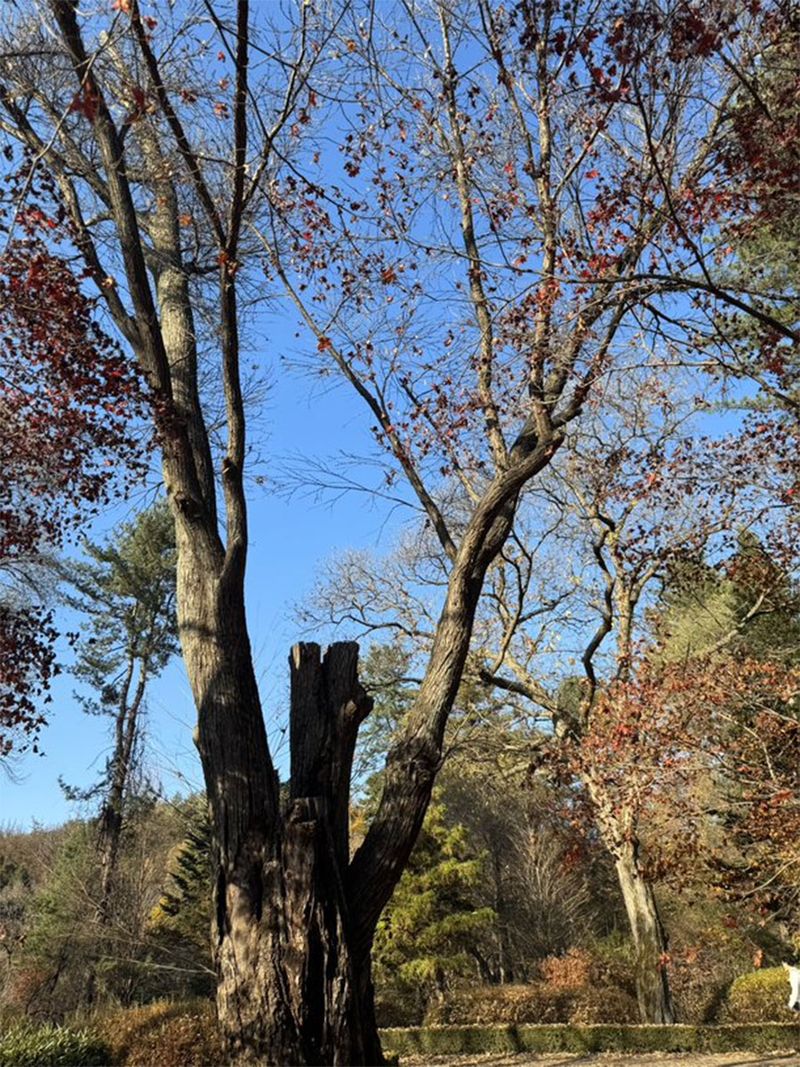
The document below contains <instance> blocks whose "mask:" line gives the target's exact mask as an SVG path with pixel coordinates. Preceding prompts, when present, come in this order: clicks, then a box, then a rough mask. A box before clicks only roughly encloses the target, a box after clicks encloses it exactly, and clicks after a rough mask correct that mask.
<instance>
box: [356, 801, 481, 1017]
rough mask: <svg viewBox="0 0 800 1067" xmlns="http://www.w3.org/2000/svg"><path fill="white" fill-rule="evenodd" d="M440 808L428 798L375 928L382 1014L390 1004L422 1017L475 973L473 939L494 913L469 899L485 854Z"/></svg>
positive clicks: (405, 1014) (392, 1009) (402, 1013)
mask: <svg viewBox="0 0 800 1067" xmlns="http://www.w3.org/2000/svg"><path fill="white" fill-rule="evenodd" d="M446 814H447V813H446V809H445V807H444V805H443V804H441V803H440V802H437V801H436V799H434V801H433V803H432V804H431V806H430V807H429V808H428V812H427V815H426V816H425V822H424V823H423V826H422V832H421V833H420V835H419V838H418V839H417V843H416V845H415V846H414V851H413V852H412V853H411V859H410V861H409V864H408V866H407V868H406V870H405V871H404V872H403V876H402V878H401V879H400V881H399V882H398V884H397V887H396V889H395V891H394V893H393V894H392V897H391V900H390V901H389V903H388V905H387V906H386V909H385V911H384V913H383V915H382V916H381V919H380V922H379V923H378V928H377V930H376V933H375V945H374V948H373V964H374V967H375V985H376V993H377V996H378V999H379V1004H382V1007H383V1012H384V1013H388V1018H389V1019H391V1015H392V1013H393V1012H394V1013H396V1017H401V1018H404V1019H408V1018H409V1017H413V1018H415V1020H416V1021H421V1020H422V1017H423V1015H424V1013H425V1009H426V1007H427V1004H428V1002H429V1001H430V999H431V998H432V997H437V996H439V997H441V996H443V995H444V994H445V993H446V991H447V989H448V988H449V986H450V984H451V983H452V981H453V980H454V979H456V978H458V977H459V976H463V975H465V974H470V973H474V972H475V970H476V960H475V955H474V952H473V949H474V946H475V944H476V942H478V941H479V940H480V939H481V936H482V934H483V933H484V932H485V930H486V928H487V927H488V926H490V925H492V924H493V922H494V919H495V915H494V912H493V911H492V909H491V908H488V907H480V906H478V905H477V904H476V896H477V894H476V889H477V887H478V884H479V882H480V880H481V879H482V878H483V877H484V876H485V861H486V857H485V855H483V854H481V853H476V851H475V849H474V847H473V846H472V845H471V842H470V838H469V836H468V834H467V832H466V830H465V828H464V827H463V826H461V825H458V824H456V825H452V824H450V825H448V822H447V820H446ZM384 1025H385V1024H384Z"/></svg>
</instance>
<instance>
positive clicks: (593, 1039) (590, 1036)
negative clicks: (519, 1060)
mask: <svg viewBox="0 0 800 1067" xmlns="http://www.w3.org/2000/svg"><path fill="white" fill-rule="evenodd" d="M382 1036H383V1042H384V1046H385V1049H386V1051H387V1052H389V1053H391V1054H393V1055H396V1056H398V1055H399V1056H407V1055H411V1054H412V1053H423V1054H427V1055H447V1054H451V1055H469V1054H472V1055H477V1054H480V1053H489V1052H495V1053H498V1052H511V1053H513V1052H580V1053H587V1052H768V1051H772V1050H776V1049H796V1048H800V1025H799V1024H796V1023H767V1024H764V1023H760V1024H739V1025H735V1026H681V1025H677V1026H609V1025H594V1026H570V1025H554V1026H427V1027H417V1028H409V1029H392V1030H384V1031H383V1035H382Z"/></svg>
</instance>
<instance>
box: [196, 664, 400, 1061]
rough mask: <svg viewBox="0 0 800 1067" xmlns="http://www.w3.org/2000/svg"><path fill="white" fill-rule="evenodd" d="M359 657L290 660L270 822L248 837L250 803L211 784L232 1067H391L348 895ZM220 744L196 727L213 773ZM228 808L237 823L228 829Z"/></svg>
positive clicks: (223, 1007)
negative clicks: (287, 734)
mask: <svg viewBox="0 0 800 1067" xmlns="http://www.w3.org/2000/svg"><path fill="white" fill-rule="evenodd" d="M357 657H358V646H357V645H355V644H352V643H341V644H336V645H333V646H332V647H331V648H330V649H329V650H328V652H327V654H326V655H325V657H324V659H322V660H321V659H320V650H319V647H318V646H317V645H313V644H303V645H298V646H296V647H295V648H294V649H293V651H292V659H291V663H292V695H291V712H290V714H291V718H290V730H291V779H290V784H289V800H288V803H287V805H286V806H285V809H284V810H283V811H280V812H278V813H277V817H276V820H275V824H274V826H272V827H269V828H266V827H265V826H264V825H263V823H262V824H261V825H260V826H259V825H258V823H257V822H256V823H254V824H252V825H251V827H250V828H249V829H247V828H246V827H245V826H244V825H242V823H241V821H240V819H241V803H239V804H237V806H236V807H234V806H232V805H230V796H229V793H228V792H227V791H226V790H224V789H220V788H219V786H217V788H216V789H215V788H214V783H213V781H209V782H208V787H209V797H210V799H211V803H212V807H213V806H214V805H215V804H216V805H217V806H218V808H219V810H218V812H217V816H216V818H215V820H214V821H215V825H216V826H217V827H218V828H219V826H220V822H221V823H222V826H223V832H222V837H221V839H220V841H219V849H220V867H219V872H218V877H217V886H216V930H215V935H216V936H215V941H216V960H217V968H218V990H217V1010H218V1016H219V1023H220V1029H221V1032H222V1036H223V1041H224V1043H225V1047H226V1050H227V1053H228V1056H229V1058H230V1060H231V1062H234V1063H237V1064H251V1063H253V1064H255V1063H258V1064H288V1063H292V1064H335V1065H338V1064H341V1065H345V1064H354V1065H357V1064H380V1063H382V1062H383V1058H382V1055H381V1049H380V1041H379V1038H378V1031H377V1025H376V1022H375V1013H374V1005H373V995H372V981H371V973H370V956H369V951H366V952H364V951H363V947H362V946H363V945H364V943H365V941H366V942H371V933H369V934H368V935H367V934H366V933H365V931H364V929H363V927H361V926H360V925H359V926H358V936H357V937H356V936H355V934H356V929H357V917H355V916H353V915H352V913H351V910H350V907H349V901H348V894H347V867H348V862H349V839H348V821H349V792H350V789H349V786H350V770H351V765H352V758H353V750H354V747H355V740H356V733H357V730H358V726H359V724H360V722H361V721H362V720H363V718H364V717H365V716H366V714H367V713H368V712H369V710H370V707H371V703H370V701H369V700H368V698H367V696H366V693H365V692H364V690H363V689H362V688H361V686H360V685H359V683H358V678H357ZM201 723H202V719H201ZM226 725H227V728H228V729H229V725H228V724H226V723H225V722H222V721H221V722H220V729H222V730H225V729H226ZM213 740H214V739H212V738H210V737H208V736H207V730H203V729H202V728H201V734H200V738H199V743H200V745H201V748H202V749H203V750H204V765H206V766H208V763H209V761H208V756H209V754H210V752H211V750H212V747H213ZM242 784H243V785H245V787H246V785H247V782H246V780H245V781H244V782H243V783H242ZM275 789H276V792H277V785H276V786H275ZM276 810H277V809H276ZM226 811H227V812H229V813H230V815H231V816H234V813H235V814H236V815H238V816H239V818H236V819H235V825H231V826H230V828H229V830H228V832H227V834H226V831H225V829H224V826H225V812H226ZM220 816H222V818H221V819H220ZM265 831H266V832H265ZM218 832H219V830H218ZM234 835H235V836H236V837H238V839H239V840H238V845H237V846H236V847H232V846H233V845H234ZM373 932H374V931H373Z"/></svg>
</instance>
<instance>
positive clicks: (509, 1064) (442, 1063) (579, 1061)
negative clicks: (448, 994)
mask: <svg viewBox="0 0 800 1067" xmlns="http://www.w3.org/2000/svg"><path fill="white" fill-rule="evenodd" d="M672 1065H675V1067H800V1054H798V1053H797V1052H761V1053H758V1052H724V1053H713V1054H709V1055H703V1054H702V1053H694V1052H681V1053H669V1052H654V1053H645V1054H636V1053H632V1054H627V1053H619V1052H605V1053H598V1054H596V1055H588V1056H581V1055H573V1054H571V1053H562V1054H558V1055H549V1054H548V1055H538V1056H537V1055H531V1054H530V1053H524V1052H523V1053H519V1054H517V1053H513V1054H512V1053H497V1054H488V1055H485V1056H427V1057H426V1056H402V1057H401V1058H400V1067H672Z"/></svg>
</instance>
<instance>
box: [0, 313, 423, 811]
mask: <svg viewBox="0 0 800 1067" xmlns="http://www.w3.org/2000/svg"><path fill="white" fill-rule="evenodd" d="M293 323H294V316H293V315H292V314H291V313H289V314H288V315H287V316H286V318H285V320H283V321H279V320H277V321H276V319H275V318H273V320H272V321H271V322H264V341H263V347H264V351H263V352H262V353H258V352H254V353H253V355H254V356H255V357H256V358H258V359H259V362H263V364H264V365H265V366H267V367H269V366H270V363H273V364H274V363H275V362H278V361H277V360H275V358H274V357H275V356H277V355H278V354H280V353H281V352H284V353H289V354H290V355H291V354H298V353H301V352H302V345H303V344H304V343H307V335H306V334H304V335H303V336H302V338H301V340H295V339H294V327H293ZM253 340H254V341H255V342H256V343H258V338H257V337H255V338H253ZM278 370H279V368H276V372H277V371H278ZM280 373H281V377H278V376H277V373H276V374H275V375H274V376H273V381H274V384H273V387H272V389H271V392H270V395H269V398H268V400H267V402H266V410H265V417H264V418H263V419H259V422H261V423H263V429H262V430H260V432H259V440H258V445H259V452H260V454H261V463H260V464H259V466H258V469H257V472H258V473H260V474H263V475H264V477H265V484H264V485H263V487H260V486H257V485H253V486H251V491H250V500H251V503H250V556H249V572H248V618H249V623H250V631H251V640H252V644H253V651H254V654H255V660H256V669H257V671H258V675H259V683H260V686H261V694H262V701H263V703H264V709H265V714H266V718H267V723H268V728H269V729H270V734H271V738H272V740H273V742H276V743H275V744H274V750H277V751H276V759H277V761H278V763H279V766H280V765H281V764H282V763H283V761H284V759H285V758H286V755H287V753H286V746H283V751H281V748H280V745H279V744H278V743H277V742H280V734H279V733H277V729H276V727H277V725H278V724H279V720H280V717H281V715H282V709H283V708H285V706H286V700H285V697H286V694H287V690H288V663H287V658H288V653H289V648H290V646H291V645H292V643H293V642H295V641H297V640H298V639H303V640H314V639H319V640H320V642H321V643H324V642H325V640H326V638H329V637H330V634H322V635H316V636H315V635H313V634H309V633H301V632H300V629H299V626H298V623H297V622H296V620H295V619H294V617H293V605H294V604H296V603H298V602H299V601H300V600H301V599H302V598H303V596H304V594H306V593H307V592H308V591H309V589H310V588H311V586H312V585H313V582H314V578H315V575H316V573H317V572H318V568H319V565H320V564H321V563H322V562H323V561H324V560H325V559H326V558H327V557H328V556H330V555H331V554H333V553H334V552H335V551H336V550H337V549H342V548H345V547H364V548H378V547H380V546H383V547H385V546H386V545H387V544H388V543H389V542H390V541H391V538H392V533H393V530H395V529H396V528H397V526H398V524H399V522H400V521H402V520H403V519H404V518H405V519H406V520H407V519H408V518H410V517H411V514H412V513H411V512H410V511H409V510H408V509H403V510H402V512H401V511H398V510H396V509H395V510H394V511H391V512H390V511H388V510H387V508H386V506H384V505H381V504H380V503H376V502H375V501H374V500H373V499H371V498H370V497H368V496H366V495H364V494H361V493H349V494H347V495H345V496H343V497H339V498H335V497H334V495H333V494H331V495H329V496H328V497H327V499H326V500H324V501H323V502H318V501H314V500H313V499H311V498H310V496H309V495H308V494H307V493H306V494H304V493H303V492H298V493H296V494H295V496H294V497H293V498H292V499H290V500H287V499H286V498H285V497H284V496H283V495H282V494H278V493H276V492H275V491H274V490H273V488H272V487H271V485H270V478H271V475H272V474H273V472H274V471H275V460H276V459H277V460H278V461H280V459H281V458H282V457H284V456H286V455H287V454H289V453H297V452H303V453H306V454H308V455H311V456H315V457H318V458H320V459H324V458H330V459H335V458H336V456H337V451H338V450H339V449H343V450H345V451H346V452H348V453H349V454H353V453H357V454H361V453H367V452H369V451H370V450H371V449H372V447H373V446H372V442H371V438H370V435H369V432H368V426H369V420H368V418H366V417H365V416H364V415H363V413H362V411H361V407H360V405H359V403H358V402H357V400H356V398H355V397H352V396H350V394H349V393H348V392H347V391H346V390H345V389H344V388H342V387H339V388H336V389H330V387H329V381H328V384H327V387H326V388H321V387H320V386H319V385H317V384H315V383H314V382H313V381H311V380H310V379H308V378H304V377H301V376H299V375H298V374H296V373H295V374H291V373H286V374H283V372H282V371H281V372H280ZM323 384H324V383H323ZM279 465H280V464H279ZM375 473H376V472H375V471H374V470H373V471H372V472H371V475H372V477H373V478H374V477H375ZM130 513H131V504H126V505H121V506H119V507H118V508H116V509H115V510H114V512H113V514H112V513H109V514H108V515H106V516H104V517H103V520H102V521H100V522H98V523H97V524H96V526H95V528H94V534H93V536H95V537H96V539H102V538H103V537H104V535H105V533H106V532H107V531H108V530H109V528H110V527H111V526H112V525H114V524H115V523H116V522H118V521H119V520H120V519H123V518H127V517H129V516H130ZM68 660H69V656H68V653H65V655H64V656H63V662H64V663H67V662H68ZM74 688H75V685H74V681H73V680H72V679H71V678H70V677H69V674H68V673H67V672H65V674H64V675H62V676H61V677H60V678H58V679H57V680H56V684H55V686H54V688H53V691H52V695H53V698H54V699H53V702H52V704H51V705H50V712H49V715H50V724H49V725H48V727H47V728H46V729H45V730H44V731H43V733H42V737H41V742H42V744H41V747H42V750H43V755H41V756H35V755H33V754H28V755H26V756H25V757H24V758H22V759H20V760H18V761H17V762H16V763H15V764H14V772H15V778H16V779H17V780H16V781H12V780H10V779H9V778H8V777H7V776H3V774H2V771H0V823H2V824H3V825H5V826H9V825H14V826H18V827H20V828H27V827H29V826H30V825H31V823H32V822H33V821H36V822H39V823H42V824H45V825H51V824H55V823H59V822H62V821H63V820H64V819H66V818H69V817H70V816H71V815H75V814H78V811H77V809H76V807H75V805H71V804H69V803H68V802H67V801H66V800H65V799H64V796H63V793H62V791H61V789H60V787H59V784H58V778H59V775H60V776H62V777H63V778H64V779H65V781H66V782H68V783H69V784H70V785H77V786H85V785H88V784H90V783H91V782H92V781H93V779H94V777H95V775H96V773H97V771H98V770H101V769H102V767H103V763H104V760H105V756H106V754H107V746H108V736H107V728H108V725H109V724H108V721H107V720H102V719H96V718H93V717H89V716H87V715H85V714H84V713H83V712H82V711H81V710H80V708H79V706H78V704H77V703H76V701H75V700H74V698H73V696H72V691H73V689H74ZM193 725H194V707H193V704H192V699H191V693H190V690H189V686H188V682H187V680H186V677H185V674H184V671H183V666H182V664H181V662H180V660H176V661H175V662H174V663H173V665H172V666H171V667H170V668H168V670H167V671H166V673H165V674H164V675H163V677H162V678H161V679H159V680H158V682H156V683H155V684H154V685H153V686H152V688H151V692H150V698H149V713H148V752H149V765H150V767H151V770H152V771H153V772H154V773H155V775H156V776H157V777H158V778H160V780H161V782H162V784H163V787H164V789H165V791H166V792H167V793H168V794H172V793H174V792H176V791H182V792H186V791H187V790H188V789H189V788H198V787H200V785H201V783H202V775H201V772H200V766H199V762H198V759H197V756H196V754H195V751H194V746H193V744H192V739H191V733H192V728H193Z"/></svg>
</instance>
